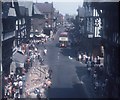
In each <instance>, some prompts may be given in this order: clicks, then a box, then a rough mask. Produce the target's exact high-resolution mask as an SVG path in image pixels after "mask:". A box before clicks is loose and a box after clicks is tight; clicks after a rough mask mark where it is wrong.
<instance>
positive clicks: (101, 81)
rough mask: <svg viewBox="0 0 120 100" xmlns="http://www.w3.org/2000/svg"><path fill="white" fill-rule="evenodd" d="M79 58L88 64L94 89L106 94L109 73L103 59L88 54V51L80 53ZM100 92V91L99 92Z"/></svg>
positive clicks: (102, 94) (103, 94)
mask: <svg viewBox="0 0 120 100" xmlns="http://www.w3.org/2000/svg"><path fill="white" fill-rule="evenodd" d="M78 60H79V61H80V62H82V63H84V64H86V66H87V72H88V75H89V76H90V77H91V79H92V83H93V86H94V90H95V92H96V93H97V94H100V93H101V94H100V95H101V96H105V95H106V90H107V85H108V82H109V81H108V75H107V74H106V73H105V71H104V65H103V62H102V59H101V58H100V57H99V56H95V57H92V56H88V55H87V54H86V53H80V54H79V55H78ZM98 92H99V93H98Z"/></svg>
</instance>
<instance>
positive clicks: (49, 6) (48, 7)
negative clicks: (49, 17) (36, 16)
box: [35, 2, 54, 13]
mask: <svg viewBox="0 0 120 100" xmlns="http://www.w3.org/2000/svg"><path fill="white" fill-rule="evenodd" d="M35 6H36V7H37V8H38V9H39V11H40V12H41V13H51V12H53V11H54V9H53V3H47V2H46V3H35Z"/></svg>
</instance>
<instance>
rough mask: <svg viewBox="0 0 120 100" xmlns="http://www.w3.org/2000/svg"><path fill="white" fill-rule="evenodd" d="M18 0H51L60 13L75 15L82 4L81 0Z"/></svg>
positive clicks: (34, 0)
mask: <svg viewBox="0 0 120 100" xmlns="http://www.w3.org/2000/svg"><path fill="white" fill-rule="evenodd" d="M19 1H33V2H43V3H44V2H49V3H51V2H53V6H54V8H55V9H56V10H58V11H59V12H60V13H61V14H63V15H65V14H70V15H76V14H77V9H78V6H82V4H83V0H19Z"/></svg>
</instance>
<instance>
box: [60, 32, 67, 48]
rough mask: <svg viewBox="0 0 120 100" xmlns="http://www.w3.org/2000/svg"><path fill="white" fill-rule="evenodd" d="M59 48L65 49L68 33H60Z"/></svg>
mask: <svg viewBox="0 0 120 100" xmlns="http://www.w3.org/2000/svg"><path fill="white" fill-rule="evenodd" d="M59 46H60V47H67V46H68V32H62V33H60V36H59Z"/></svg>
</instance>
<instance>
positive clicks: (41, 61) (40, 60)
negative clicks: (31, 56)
mask: <svg viewBox="0 0 120 100" xmlns="http://www.w3.org/2000/svg"><path fill="white" fill-rule="evenodd" d="M43 61H44V59H43V58H42V57H40V59H39V62H40V64H41V65H42V64H43Z"/></svg>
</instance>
